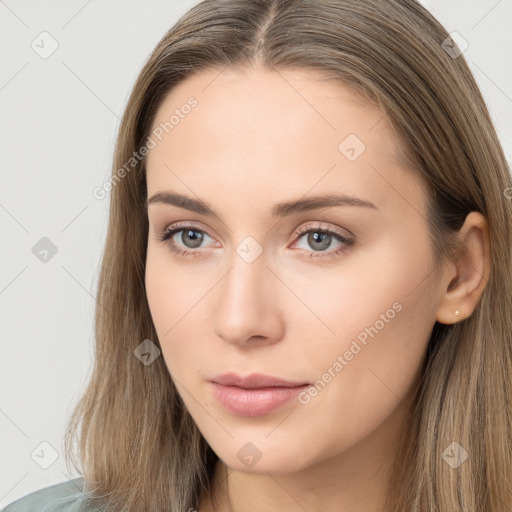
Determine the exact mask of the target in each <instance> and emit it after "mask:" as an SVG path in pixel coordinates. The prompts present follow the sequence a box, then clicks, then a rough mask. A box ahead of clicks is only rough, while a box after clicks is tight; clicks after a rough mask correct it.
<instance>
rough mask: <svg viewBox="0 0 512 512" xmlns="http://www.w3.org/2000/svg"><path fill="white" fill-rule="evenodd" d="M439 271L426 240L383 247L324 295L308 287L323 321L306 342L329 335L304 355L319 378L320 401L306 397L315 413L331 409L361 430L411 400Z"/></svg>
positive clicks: (327, 286)
mask: <svg viewBox="0 0 512 512" xmlns="http://www.w3.org/2000/svg"><path fill="white" fill-rule="evenodd" d="M432 265H433V263H432V259H431V256H430V250H429V248H428V246H427V244H426V242H424V243H422V242H419V243H418V245H417V246H416V247H415V248H413V250H411V248H410V247H409V248H407V247H405V246H404V245H403V244H402V245H400V244H394V245H393V244H391V243H389V244H383V245H382V246H381V247H380V248H379V249H375V250H373V251H372V253H371V254H370V253H369V252H368V254H364V253H363V252H361V253H360V254H359V255H358V258H357V260H356V259H355V258H354V261H351V262H350V264H349V263H347V266H346V267H345V268H344V270H343V272H342V273H340V275H339V276H336V275H334V276H333V277H332V278H331V279H329V280H327V279H325V280H323V281H322V283H323V287H322V290H323V292H320V291H319V290H318V289H317V288H313V287H310V288H309V291H308V292H307V294H308V295H307V298H306V299H305V301H306V302H307V304H308V305H309V306H310V307H311V309H313V310H315V312H317V313H318V316H319V317H320V318H321V319H322V323H320V322H319V321H316V322H305V321H302V324H301V326H300V328H299V329H298V332H301V333H303V337H304V336H305V337H306V338H311V337H315V336H314V332H315V331H316V332H317V333H320V332H321V333H322V335H321V336H319V335H318V334H317V335H316V337H315V338H316V343H315V344H314V345H310V346H309V347H308V348H307V353H306V354H304V357H305V359H304V360H305V361H307V362H308V365H310V367H311V368H314V369H315V370H314V372H313V373H314V375H313V377H314V378H315V379H317V380H316V381H315V382H316V384H315V388H316V390H317V391H316V392H315V391H314V392H313V393H316V394H315V396H309V397H307V396H305V397H304V402H306V401H307V400H309V402H310V404H311V406H312V409H311V411H313V410H314V409H316V408H319V409H320V408H321V409H322V410H324V408H327V409H329V415H330V416H331V417H332V416H335V417H336V419H337V420H339V421H343V422H344V424H345V425H347V421H348V422H349V423H351V424H352V426H353V427H354V429H357V428H358V427H357V425H360V424H365V425H370V424H372V422H373V423H375V422H377V423H378V422H379V421H382V420H383V418H385V417H386V415H387V414H389V413H390V411H391V410H392V409H393V408H394V407H396V406H397V405H398V404H399V403H400V402H401V400H402V399H403V398H404V397H405V396H406V395H407V393H408V392H409V391H410V388H411V385H412V384H413V383H414V380H415V378H416V377H417V374H418V371H419V368H420V365H421V363H422V360H423V357H424V354H425V351H426V348H427V343H428V339H429V335H430V333H431V330H432V327H433V325H434V322H435V310H436V298H435V295H434V292H433V290H434V287H433V286H431V284H432V281H431V279H429V274H430V273H431V272H432ZM306 281H307V280H305V281H304V283H302V285H303V287H304V288H303V289H304V290H306V289H307V288H306V284H307V282H306ZM304 293H306V292H305V291H304ZM322 324H323V325H322ZM325 326H328V328H327V327H325ZM317 396H318V398H317ZM320 396H322V398H320ZM308 407H309V405H308ZM348 411H350V412H351V415H352V420H347V412H348ZM352 413H353V414H352ZM319 414H320V412H319ZM320 415H321V414H320Z"/></svg>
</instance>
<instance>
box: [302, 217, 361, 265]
mask: <svg viewBox="0 0 512 512" xmlns="http://www.w3.org/2000/svg"><path fill="white" fill-rule="evenodd" d="M306 235H307V237H306ZM294 237H297V238H298V240H297V241H301V239H305V242H306V244H308V245H309V247H311V248H313V249H316V250H313V251H309V252H310V254H309V257H310V258H330V257H335V256H338V255H340V254H341V253H342V252H344V251H346V250H347V249H348V248H349V247H352V246H354V245H356V241H355V239H354V238H352V237H348V236H346V235H344V234H343V233H342V232H341V231H338V230H336V229H333V228H326V227H323V226H322V225H321V224H317V225H314V226H312V225H311V224H309V225H305V226H301V227H300V228H299V229H297V231H295V233H294ZM333 242H338V244H339V246H338V248H335V249H332V250H329V251H326V249H328V248H329V247H330V246H331V244H332V243H333ZM295 244H297V242H295ZM299 248H300V249H303V250H306V251H308V248H306V249H304V247H299ZM322 253H323V254H322Z"/></svg>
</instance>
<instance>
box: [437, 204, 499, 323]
mask: <svg viewBox="0 0 512 512" xmlns="http://www.w3.org/2000/svg"><path fill="white" fill-rule="evenodd" d="M458 237H459V240H460V241H461V242H462V243H463V245H462V251H461V252H460V253H459V254H458V255H457V257H456V260H455V261H452V262H451V263H450V265H448V266H447V269H446V272H445V274H444V277H443V282H442V286H443V287H444V293H443V295H442V297H441V301H440V303H439V308H438V310H437V317H436V320H437V321H438V322H440V323H442V324H453V323H455V322H458V321H460V320H464V319H466V318H468V317H469V316H470V315H471V314H472V313H473V311H474V310H475V308H476V306H477V305H478V302H479V301H480V298H481V297H482V293H483V291H484V288H485V286H486V284H487V281H488V280H489V274H490V244H489V226H488V223H487V219H486V218H485V217H484V216H483V215H482V214H481V213H479V212H470V213H469V214H468V216H467V217H466V220H465V221H464V225H463V226H462V228H461V229H460V231H459V233H458ZM457 312H458V314H457Z"/></svg>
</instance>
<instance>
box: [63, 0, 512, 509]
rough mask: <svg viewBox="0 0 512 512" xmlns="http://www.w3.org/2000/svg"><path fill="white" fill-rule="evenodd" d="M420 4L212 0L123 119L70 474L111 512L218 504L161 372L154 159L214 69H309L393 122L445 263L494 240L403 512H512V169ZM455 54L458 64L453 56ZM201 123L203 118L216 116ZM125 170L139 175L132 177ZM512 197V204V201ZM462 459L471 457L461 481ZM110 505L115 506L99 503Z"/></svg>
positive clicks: (432, 406)
mask: <svg viewBox="0 0 512 512" xmlns="http://www.w3.org/2000/svg"><path fill="white" fill-rule="evenodd" d="M448 37H449V34H448V33H447V32H446V30H445V29H444V28H443V27H442V26H441V25H440V23H439V22H438V21H437V20H436V19H435V18H434V17H433V16H432V15H431V14H430V13H429V12H428V11H427V10H426V9H425V8H423V7H422V6H421V5H420V4H419V3H417V2H416V1H415V0H386V1H383V0H365V1H364V2H362V1H360V0H301V1H297V0H205V1H203V2H201V3H199V4H197V5H196V6H194V7H193V8H192V9H191V10H190V11H188V12H187V13H186V14H185V15H184V16H183V17H181V18H180V19H179V21H178V22H177V23H176V24H175V25H174V26H173V27H172V28H171V29H170V30H169V32H167V34H166V35H165V36H164V37H163V38H162V39H161V41H160V42H159V43H158V45H157V47H156V48H155V50H154V51H153V52H152V54H151V55H150V57H149V59H148V60H147V62H146V64H145V65H144V67H143V69H142V71H141V73H140V75H139V77H138V79H137V81H136V83H135V86H134V88H133V91H132V93H131V96H130V98H129V101H128V104H127V106H126V110H125V112H124V116H123V119H122V123H121V127H120V130H119V136H118V139H117V146H116V150H115V156H114V161H113V170H112V181H111V183H110V184H109V186H108V190H107V188H106V187H104V189H105V190H107V191H109V192H110V220H109V226H108V233H107V240H106V245H105V250H104V254H103V258H102V264H101V274H100V278H99V286H98V293H97V303H98V304H97V308H96V319H95V362H94V368H93V372H92V375H91V378H90V382H89V383H88V387H87V389H86V391H85V393H84V394H83V396H82V397H81V399H80V401H79V402H78V404H77V405H76V407H75V410H74V413H73V416H72V418H71V421H70V423H69V428H68V431H67V432H66V438H65V440H66V457H67V461H68V463H69V461H72V462H73V464H74V466H75V468H78V467H79V466H78V465H77V462H76V457H75V453H74V451H75V446H74V442H75V441H77V442H78V444H77V447H78V450H79V457H80V459H81V462H82V465H83V471H82V472H83V475H84V476H85V480H86V483H87V487H88V488H89V489H90V490H91V496H93V497H97V498H98V503H100V502H102V503H103V504H104V505H105V510H112V511H120V510H123V511H126V512H131V511H137V512H139V511H141V510H144V511H145V512H151V511H155V512H156V511H158V512H162V511H173V512H175V511H180V512H182V511H186V510H189V508H195V507H197V506H198V503H199V501H200V497H201V496H202V495H203V493H205V492H208V490H209V486H210V482H211V478H212V472H213V468H214V466H215V463H216V461H217V457H216V455H215V454H214V453H213V451H212V450H211V448H210V447H209V446H208V445H207V443H206V441H205V440H204V438H203V436H202V435H201V433H200V432H199V430H198V429H197V427H196V425H195V424H194V422H193V420H192V418H191V417H190V415H189V413H188V411H187V410H186V408H185V407H184V404H183V402H182V401H181V399H180V397H179V395H178V393H177V391H176V388H175V387H174V385H173V382H172V380H171V378H170V375H169V373H168V370H167V368H166V366H165V363H164V360H163V358H162V357H159V358H157V359H156V360H155V361H154V362H153V363H152V364H151V365H144V364H141V362H140V361H139V359H138V358H137V357H135V356H134V350H135V349H136V348H137V347H138V346H139V345H140V343H141V342H142V341H143V340H145V339H150V340H152V342H153V343H155V344H156V345H157V346H159V342H158V337H157V334H156V332H155V328H154V325H153V323H152V319H151V315H150V311H149V308H148V303H147V299H146V294H145V285H144V273H145V260H146V244H147V235H148V220H147V212H146V210H145V207H144V204H145V200H146V198H147V189H146V176H145V159H140V160H138V159H137V161H136V162H135V161H132V164H131V167H130V168H127V167H126V162H128V161H130V158H132V157H133V154H134V152H137V151H138V150H139V149H140V148H141V147H142V146H144V145H145V144H146V143H147V140H148V137H149V136H150V130H151V126H152V123H153V121H154V119H155V113H156V112H157V109H158V108H159V106H160V105H161V103H162V100H163V99H164V97H165V96H166V95H167V93H169V91H170V90H171V89H172V88H173V87H174V86H176V85H177V84H178V83H180V82H182V81H184V80H186V78H187V77H189V76H191V75H192V74H194V73H196V72H198V71H200V70H206V69H208V68H213V69H218V70H219V72H221V71H222V69H224V68H225V67H227V66H231V67H236V68H240V69H241V68H243V67H244V66H249V65H251V66H254V65H258V66H261V67H262V68H267V69H274V70H281V69H303V70H304V71H305V72H307V71H308V70H316V71H320V72H321V74H322V76H324V77H325V78H326V79H329V80H331V79H332V80H338V81H339V83H340V84H344V85H346V86H350V87H352V88H353V89H354V90H355V91H357V92H359V93H360V94H363V95H365V96H366V97H367V98H368V99H369V100H370V101H372V102H373V103H374V104H375V105H377V106H378V107H380V108H381V109H382V111H383V112H384V113H385V115H386V117H387V119H388V120H389V121H390V122H391V124H392V126H393V127H394V129H395V130H396V133H397V135H398V136H399V138H400V139H401V140H402V142H403V147H404V148H405V151H404V155H403V157H404V158H406V159H407V161H408V163H409V167H410V168H411V170H412V172H416V173H417V174H418V175H419V176H420V177H421V178H422V179H423V180H424V182H425V183H426V184H427V187H428V190H429V205H430V206H429V218H428V222H429V227H430V236H431V241H432V246H433V248H434V249H435V254H436V256H437V258H438V261H442V260H444V259H445V258H449V257H451V256H452V255H453V251H454V250H455V248H456V247H455V238H454V235H455V234H456V232H457V231H458V230H459V229H460V227H461V226H462V224H463V222H464V219H465V218H466V216H467V214H468V213H469V212H470V211H477V212H480V213H482V214H483V215H484V216H485V217H486V218H487V220H488V223H489V229H490V249H491V251H490V258H491V262H490V263H491V271H490V276H489V280H488V282H487V285H486V288H485V290H484V292H483V296H482V298H481V300H480V302H479V304H478V306H477V308H476V310H475V311H474V312H473V314H472V315H471V316H470V317H469V318H467V319H466V320H463V321H461V322H458V323H455V324H453V325H442V324H439V323H436V324H435V326H434V329H433V332H432V336H431V339H430V343H429V346H428V350H427V354H426V356H425V360H424V361H425V363H424V366H423V372H422V376H421V377H422V378H421V385H420V386H419V387H418V393H417V394H416V398H415V401H414V407H413V408H412V410H411V414H410V423H409V427H408V429H407V431H408V432H409V435H407V436H404V442H403V446H402V451H401V453H400V455H399V457H397V460H396V468H395V472H394V473H393V476H394V479H393V484H392V485H391V486H390V488H389V493H388V508H387V509H386V510H389V511H390V512H391V511H393V512H394V511H400V512H414V511H418V512H434V511H446V512H462V511H485V512H503V511H505V510H507V511H510V510H512V442H511V441H512V439H511V438H512V425H511V422H512V300H511V299H512V261H511V251H512V249H511V248H512V239H511V227H512V201H511V199H510V192H511V191H512V189H511V188H510V187H511V180H510V174H509V169H508V165H507V163H506V159H505V156H504V153H503V150H502V148H501V146H500V143H499V140H498V137H497V135H496V132H495V129H494V127H493V125H492V122H491V119H490V116H489V113H488V110H487V108H486V105H485V102H484V100H483V98H482V96H481V93H480V91H479V89H478V87H477V85H476V83H475V80H474V78H473V76H472V74H471V72H470V70H469V68H468V66H467V63H466V62H465V60H464V57H463V55H458V56H457V54H456V53H455V54H454V53H453V51H452V52H449V51H446V48H447V46H446V44H443V42H445V41H447V40H448V41H450V40H449V39H447V38H448ZM449 47H451V48H452V49H453V46H452V45H451V44H450V45H449ZM199 108H200V106H199ZM123 166H124V172H122V171H121V169H122V168H123ZM507 192H508V193H507ZM453 442H456V443H458V444H459V445H460V446H461V447H462V448H464V449H465V450H466V452H467V453H468V455H469V456H468V458H467V460H466V461H465V462H464V463H463V464H461V465H460V466H459V467H458V468H453V467H451V466H450V465H449V464H447V463H446V462H445V460H444V459H443V457H442V454H443V451H444V450H445V449H446V448H447V447H449V446H450V445H451V444H452V443H453ZM100 498H101V499H100Z"/></svg>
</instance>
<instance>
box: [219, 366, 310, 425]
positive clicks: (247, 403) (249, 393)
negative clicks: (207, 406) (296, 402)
mask: <svg viewBox="0 0 512 512" xmlns="http://www.w3.org/2000/svg"><path fill="white" fill-rule="evenodd" d="M210 384H211V386H212V389H213V394H214V395H215V397H216V398H217V400H218V401H219V402H220V403H221V404H222V405H223V406H224V407H225V408H226V409H227V410H228V411H229V412H231V413H233V414H235V415H237V416H245V417H251V418H254V417H257V416H265V415H267V414H270V413H271V412H272V411H274V410H276V409H278V408H279V407H282V406H283V405H285V404H286V403H287V402H289V401H290V400H292V399H293V398H295V397H296V396H297V395H298V394H299V393H300V392H301V391H302V390H303V389H305V388H307V387H308V386H310V383H308V382H296V381H288V380H283V379H280V378H278V377H272V376H270V375H263V374H260V373H252V374H250V375H248V376H246V377H241V376H239V375H237V374H236V373H225V374H222V375H218V376H216V377H214V378H213V379H210Z"/></svg>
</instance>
